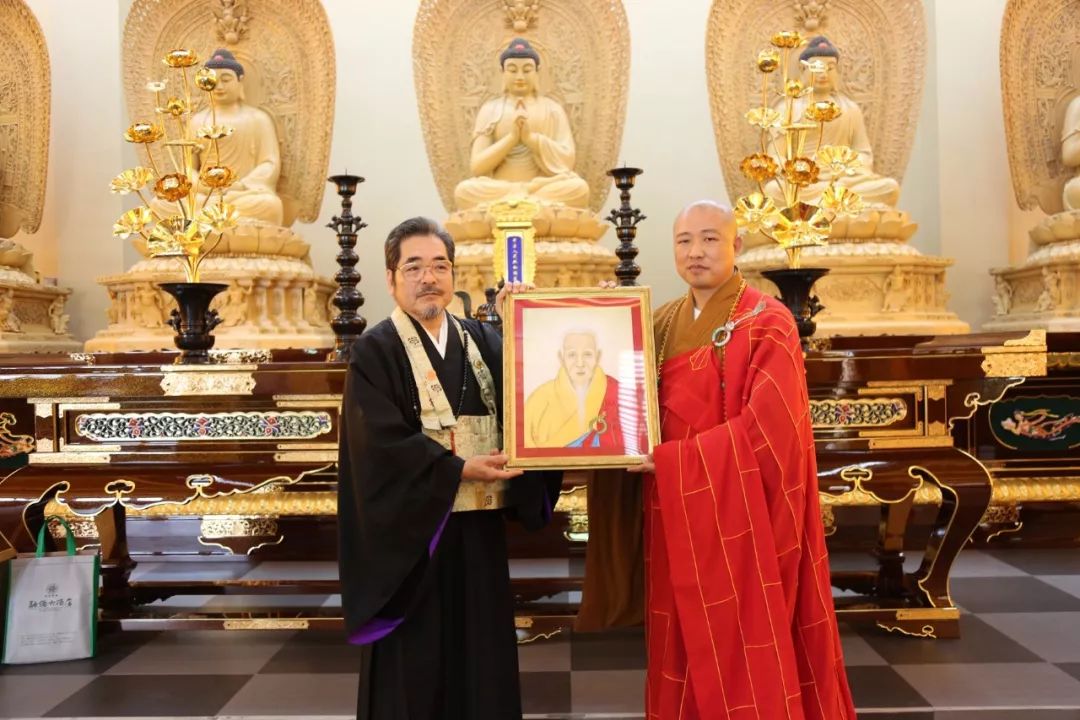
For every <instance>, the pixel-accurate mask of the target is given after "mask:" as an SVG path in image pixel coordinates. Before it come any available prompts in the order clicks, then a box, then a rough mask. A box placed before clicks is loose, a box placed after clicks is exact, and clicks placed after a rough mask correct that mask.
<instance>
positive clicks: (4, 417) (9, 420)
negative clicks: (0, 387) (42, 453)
mask: <svg viewBox="0 0 1080 720" xmlns="http://www.w3.org/2000/svg"><path fill="white" fill-rule="evenodd" d="M14 424H15V416H14V415H12V414H11V413H9V412H6V413H0V458H9V457H14V456H15V455H22V454H23V453H28V452H32V451H33V450H34V437H33V435H16V434H15V433H13V432H11V426H12V425H14Z"/></svg>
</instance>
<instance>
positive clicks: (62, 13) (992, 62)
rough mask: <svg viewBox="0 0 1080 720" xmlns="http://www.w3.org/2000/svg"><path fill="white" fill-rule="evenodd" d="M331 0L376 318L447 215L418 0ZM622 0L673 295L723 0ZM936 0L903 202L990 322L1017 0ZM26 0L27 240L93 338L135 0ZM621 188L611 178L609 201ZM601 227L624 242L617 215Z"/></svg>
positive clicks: (342, 158)
mask: <svg viewBox="0 0 1080 720" xmlns="http://www.w3.org/2000/svg"><path fill="white" fill-rule="evenodd" d="M323 1H324V4H325V6H326V9H327V14H328V16H329V19H330V22H331V25H332V27H333V28H334V34H335V51H336V54H337V76H338V83H337V106H336V112H335V125H334V140H333V146H332V149H331V161H330V167H329V168H328V172H327V174H328V175H329V174H332V173H335V172H341V171H343V170H345V169H346V168H348V170H349V171H351V172H354V173H358V174H360V175H363V176H364V177H366V178H367V182H366V183H364V184H363V185H361V187H360V190H359V191H358V193H357V196H356V202H355V211H356V212H357V213H358V214H360V215H361V216H362V217H363V218H364V220H365V221H367V222H368V223H369V225H370V227H368V228H367V229H365V230H363V231H362V232H361V233H360V240H359V243H358V252H359V254H360V257H361V260H360V263H359V266H358V268H359V270H360V272H361V274H362V276H363V280H362V281H361V285H360V289H361V291H362V292H363V293H364V295H365V296H366V299H367V302H366V304H365V306H364V307H363V308H362V310H361V312H362V313H363V314H364V315H365V316H366V317H367V318H368V320H369V321H371V322H374V321H377V320H379V319H381V318H383V317H385V316H386V314H387V313H388V312H389V310H390V307H391V304H390V300H389V298H388V297H387V294H386V290H385V282H384V279H383V277H384V272H383V270H382V250H381V248H382V240H383V239H384V237H385V235H386V232H387V230H389V228H390V227H391V226H393V225H394V224H395V223H396V222H398V221H399V220H401V219H403V218H405V217H408V216H410V215H417V214H427V215H431V216H434V217H436V218H442V217H444V216H445V210H444V209H443V207H442V204H441V202H440V201H439V198H438V194H437V191H436V188H435V184H434V181H433V179H432V175H431V171H430V169H429V166H428V161H427V155H426V151H425V149H424V143H423V137H422V135H421V131H420V121H419V114H418V112H417V106H416V95H415V90H414V87H413V74H412V54H411V53H412V47H411V46H412V27H413V21H414V18H415V13H416V9H417V7H418V0H394V1H393V2H389V1H376V0H323ZM624 3H625V6H626V13H627V17H628V19H629V24H630V35H631V45H632V58H631V69H630V96H629V100H628V106H627V113H628V114H627V119H626V129H625V133H624V138H623V147H622V149H621V153H620V158H621V159H622V160H623V161H625V162H626V163H627V164H631V165H637V166H639V167H643V168H644V169H645V174H644V175H643V176H642V177H641V178H640V179H639V181H638V188H637V189H636V190H635V192H634V204H635V205H636V206H638V207H640V208H641V210H642V211H643V212H644V213H645V214H646V215H647V216H648V219H647V220H646V221H645V222H643V223H642V224H641V225H640V226H639V234H638V239H639V246H640V250H641V252H640V254H639V256H638V260H639V263H640V264H641V265H642V266H643V268H644V273H643V275H642V280H643V281H644V282H647V283H649V284H651V285H652V286H653V288H654V296H655V297H656V298H657V299H658V300H661V299H666V298H669V297H671V296H673V295H675V294H677V293H679V292H681V285H680V283H679V280H678V278H677V276H676V275H675V273H674V270H673V268H672V265H671V259H670V257H671V256H670V233H671V230H670V228H671V222H672V220H673V218H674V216H675V213H676V212H677V211H678V209H679V207H681V206H682V205H683V204H685V203H687V202H689V201H692V200H695V199H698V198H702V197H715V198H719V199H726V191H725V188H724V181H723V176H722V174H721V172H720V168H719V165H718V163H717V160H716V148H715V143H714V140H713V133H712V126H711V120H710V117H709V106H708V94H707V87H706V82H705V37H704V33H705V26H706V20H707V17H708V12H709V5H710V0H674V1H673V2H657V0H624ZM926 3H927V13H928V21H929V25H930V31H929V32H930V35H929V39H930V43H931V45H932V46H933V47H932V51H931V57H930V65H929V69H928V78H927V85H926V96H925V98H924V103H923V111H922V117H921V120H920V125H919V128H918V131H917V134H916V141H915V147H914V151H913V153H912V158H911V162H910V164H909V168H908V172H907V175H906V177H905V182H904V189H903V194H902V197H901V203H900V204H901V207H903V208H904V209H907V210H909V211H911V212H912V214H913V215H914V216H915V219H916V220H917V221H918V222H919V224H920V231H919V234H918V235H916V238H915V240H914V241H913V242H914V244H915V245H916V246H917V247H919V248H920V249H922V250H923V251H925V252H932V253H936V252H940V253H942V254H945V255H948V256H951V257H954V258H955V259H956V261H957V263H956V265H955V266H954V268H953V269H951V270H950V280H949V283H950V288H951V290H952V292H953V301H952V307H953V309H955V310H956V311H958V312H959V313H960V315H961V317H963V319H965V320H967V321H969V322H972V323H973V324H975V325H976V326H977V325H978V324H980V323H981V322H983V321H984V320H985V319H986V318H987V316H988V314H989V312H990V307H991V306H990V302H989V292H990V290H989V288H990V286H991V283H990V279H989V276H988V275H987V270H988V269H989V267H991V266H997V265H1002V264H1006V263H1007V262H1008V259H1009V248H1010V243H1011V244H1012V245H1014V246H1018V244H1019V245H1023V239H1022V236H1023V233H1024V232H1025V231H1026V227H1022V228H1021V229H1020V230H1019V231H1014V232H1011V233H1010V229H1009V224H1010V222H1012V223H1013V225H1014V226H1020V225H1022V223H1023V222H1024V220H1023V218H1020V217H1017V216H1016V215H1017V214H1016V213H1014V212H1013V211H1012V210H1011V208H1013V207H1014V204H1015V203H1014V200H1013V198H1012V194H1011V187H1010V185H1009V178H1008V167H1007V163H1006V160H1005V145H1004V142H1005V140H1004V132H1003V130H1002V120H1001V104H1000V86H999V79H998V70H997V68H998V62H997V47H998V36H999V30H1000V25H1001V16H1002V10H1003V7H1004V3H1005V0H926ZM29 4H30V6H31V8H32V9H33V10H34V12H35V13H36V14H37V16H38V18H39V20H40V21H41V24H42V26H43V28H44V31H45V35H46V39H47V41H48V44H49V48H50V54H51V58H52V73H53V132H52V137H53V145H52V149H51V153H50V175H49V181H48V196H47V201H46V208H45V221H44V223H43V226H42V230H41V231H40V232H39V234H38V236H37V237H35V238H32V239H30V241H29V242H28V243H27V244H28V245H31V246H34V247H36V248H39V252H40V253H41V255H42V260H43V261H44V263H45V267H44V268H41V266H42V263H41V262H39V263H38V264H39V268H41V269H43V270H45V272H44V273H43V274H46V275H49V274H54V273H56V274H59V277H60V281H61V283H62V284H64V285H68V286H71V287H73V288H74V290H75V296H74V302H73V303H72V307H71V314H72V319H73V323H72V326H73V329H74V331H75V332H76V334H77V335H78V336H79V337H81V338H83V339H85V338H87V337H89V336H91V335H93V333H94V332H95V331H96V330H98V329H99V328H101V327H103V326H104V324H105V316H104V309H105V306H106V301H105V293H104V290H102V289H101V288H100V287H98V286H96V285H95V284H94V282H93V281H94V278H96V277H99V276H101V275H106V274H111V273H117V272H121V271H123V270H124V269H125V267H127V266H128V265H130V264H131V262H133V260H134V258H135V257H136V256H135V254H134V253H133V251H132V250H131V249H130V248H128V247H126V245H125V243H122V242H120V241H117V240H115V239H113V238H112V237H111V235H110V230H111V227H112V222H113V220H114V219H115V217H116V216H117V215H118V214H119V213H120V212H121V211H122V209H123V208H122V206H121V204H120V202H119V201H118V200H117V199H116V198H115V197H113V196H111V195H109V194H108V192H107V190H106V188H107V184H108V180H109V178H111V177H112V176H113V175H114V174H116V173H117V172H118V171H119V170H121V169H123V168H124V167H126V166H127V164H129V163H130V162H132V161H133V156H132V155H131V154H130V149H129V148H128V147H127V146H126V144H125V143H124V142H123V140H122V139H121V132H122V130H123V128H124V127H126V124H127V118H126V115H125V112H124V109H123V105H124V103H123V96H122V88H121V84H120V66H119V58H120V37H121V34H120V33H121V28H122V25H123V22H124V18H125V15H126V12H127V8H128V7H129V5H130V0H94V1H93V2H86V1H85V0H29ZM76 49H77V50H76ZM973 178H978V182H977V183H976V182H974V181H973ZM337 201H338V198H337V196H336V194H334V193H333V191H332V189H331V188H330V186H329V185H328V186H327V193H326V197H325V200H324V204H323V212H322V216H321V217H320V220H319V222H318V223H315V224H312V225H306V226H305V225H297V226H296V227H295V228H294V229H295V230H297V231H298V232H299V233H301V234H302V235H303V236H304V237H305V238H306V239H307V240H308V242H310V243H311V245H312V258H313V261H314V263H315V266H316V269H317V270H319V271H320V272H321V273H323V274H325V275H332V274H333V272H334V271H335V269H336V265H335V263H334V256H335V254H336V251H337V245H336V239H335V237H334V235H333V233H332V231H330V230H328V229H326V228H325V224H326V222H328V221H329V219H330V217H331V216H332V215H333V214H334V213H335V211H336V210H337V209H338V208H339V205H338V202H337ZM614 202H615V196H614V193H612V195H611V196H609V200H608V208H610V207H611V206H613V205H614ZM608 208H605V212H606V211H607V209H608ZM1018 236H1020V237H1021V239H1020V240H1017V237H1018ZM604 242H605V243H606V244H607V245H609V246H611V247H614V246H615V239H614V233H613V232H611V231H609V233H608V236H606V238H605V240H604ZM50 249H54V250H55V253H53V254H52V257H53V258H54V260H52V262H53V264H54V267H53V268H51V269H52V271H53V272H49V270H50V267H49V263H50V260H49V258H50V253H49V250H50ZM1014 253H1021V251H1020V250H1016V249H1014ZM1020 256H1022V254H1020ZM56 258H58V259H56Z"/></svg>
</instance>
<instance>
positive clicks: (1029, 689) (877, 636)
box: [0, 550, 1080, 720]
mask: <svg viewBox="0 0 1080 720" xmlns="http://www.w3.org/2000/svg"><path fill="white" fill-rule="evenodd" d="M855 560H856V559H855V558H850V557H839V556H838V557H836V558H834V564H835V565H838V566H840V565H848V564H851V563H854V562H855ZM237 567H239V566H237ZM153 570H154V568H153V567H152V566H151V565H147V564H144V566H143V569H142V572H144V573H149V572H152V571H153ZM279 570H280V568H275V567H274V566H271V565H264V566H261V567H255V568H247V569H245V570H244V571H243V572H244V573H245V574H246V575H247V576H250V577H266V576H267V574H273V573H275V572H278V571H279ZM192 571H193V570H192ZM310 571H311V573H312V576H313V577H317V578H322V577H324V576H326V575H327V574H331V575H332V572H333V571H332V568H329V567H326V566H322V565H318V566H313V567H311V568H310ZM234 572H239V570H235V568H234ZM952 592H953V594H954V596H955V598H956V599H957V601H958V602H959V604H960V605H961V606H962V608H963V611H964V614H963V616H962V618H961V627H962V633H963V637H962V638H961V639H959V640H924V639H916V638H911V637H904V636H897V635H889V634H885V633H884V632H883V631H880V630H877V629H874V628H870V627H859V628H854V627H848V626H845V627H843V628H842V634H843V642H844V649H845V658H846V660H847V665H848V676H849V679H850V681H851V685H852V688H853V691H854V694H855V702H856V705H857V707H858V709H859V714H860V717H861V718H867V719H868V720H870V719H872V720H1080V550H1037V551H1036V550H1030V551H1029V550H1022V551H1016V550H1012V551H1005V550H1001V551H989V552H984V551H967V552H965V553H964V554H963V555H962V556H961V558H960V561H959V566H958V567H957V568H956V571H955V572H954V579H953V582H952ZM295 600H296V598H295V596H294V598H292V601H295ZM305 601H310V602H318V603H323V604H324V605H326V606H327V607H333V606H334V605H335V604H336V603H338V602H339V601H338V599H337V598H336V597H334V596H325V597H311V598H305ZM174 602H180V603H182V604H186V605H187V606H188V607H194V606H200V607H203V608H206V607H213V606H215V604H216V605H220V606H221V607H222V609H226V608H227V607H229V606H230V605H232V604H234V603H236V602H239V600H238V599H236V598H230V597H205V596H192V597H187V598H181V599H179V600H177V601H174ZM519 652H520V658H521V685H522V694H523V698H524V703H525V712H526V717H528V718H563V719H567V718H581V719H585V718H588V719H589V720H599V719H601V718H603V719H605V720H630V718H641V717H642V714H641V713H642V683H643V678H644V668H645V655H644V649H643V643H642V635H641V633H640V632H638V631H634V632H621V633H611V634H601V635H577V636H568V635H559V636H556V637H554V638H552V639H550V640H543V641H537V642H534V643H530V644H527V645H522V646H520V648H519ZM356 670H357V655H356V652H355V649H354V648H352V647H350V646H348V645H346V644H345V643H344V642H343V641H342V638H341V636H340V634H339V633H337V632H328V631H314V630H312V631H301V632H296V631H275V632H249V631H234V632H215V631H186V632H124V633H117V634H112V635H106V636H104V637H103V638H102V639H101V644H100V652H99V655H98V656H97V657H95V658H93V659H90V660H83V661H75V662H69V663H59V664H49V665H36V666H10V665H9V666H0V717H3V718H38V717H51V718H120V717H123V718H133V717H138V718H154V719H164V718H184V719H185V720H191V719H194V718H211V717H216V718H236V719H237V720H239V719H240V718H244V719H252V720H253V719H255V718H258V719H260V720H262V719H264V718H265V719H267V720H269V719H270V718H288V720H295V719H296V718H299V717H303V718H312V719H320V718H348V717H351V713H353V712H354V708H355V699H356V691H357V674H356Z"/></svg>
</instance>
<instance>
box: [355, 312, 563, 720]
mask: <svg viewBox="0 0 1080 720" xmlns="http://www.w3.org/2000/svg"><path fill="white" fill-rule="evenodd" d="M459 322H461V324H462V328H463V329H464V330H465V332H466V333H467V335H468V337H467V341H468V342H469V343H475V344H476V347H477V348H478V349H479V350H480V354H481V356H482V357H483V359H484V362H485V363H486V364H487V366H488V368H489V369H490V370H491V374H492V376H493V379H494V381H495V391H496V396H497V399H496V408H497V409H498V413H499V421H500V423H501V422H502V340H501V338H500V337H499V335H498V334H497V333H496V332H495V331H493V330H492V329H491V328H490V327H488V326H485V325H482V324H481V323H478V322H475V321H471V320H459ZM414 325H416V327H417V334H418V335H419V336H420V338H421V340H422V342H423V344H424V349H425V350H426V351H427V354H428V358H429V359H430V360H431V364H432V367H433V368H434V369H435V371H436V373H437V374H438V376H439V382H440V384H441V385H442V387H443V389H444V391H445V392H446V397H447V400H448V401H449V403H450V407H451V408H454V409H455V411H457V408H458V407H459V402H460V403H461V405H460V407H461V415H486V414H487V409H486V408H485V406H484V404H483V401H482V400H481V397H480V391H479V385H478V383H477V380H476V376H475V375H474V374H473V372H472V368H471V367H468V363H467V360H466V357H465V354H464V352H463V348H462V344H461V340H460V339H459V337H458V335H457V332H455V331H454V329H453V327H450V328H448V333H447V345H446V358H445V359H444V358H442V357H441V356H440V355H439V354H438V351H437V350H436V349H435V346H434V344H433V343H432V342H431V340H430V338H429V337H428V335H427V333H426V332H424V331H423V329H421V328H420V326H419V324H417V323H415V322H414ZM467 367H468V370H467V372H468V377H467V380H466V381H465V397H464V399H462V397H461V395H462V381H463V378H464V374H465V372H466V368H467ZM340 443H341V450H340V458H339V482H338V527H339V542H340V547H339V554H338V557H339V563H340V573H341V587H342V608H343V609H344V611H345V622H346V627H347V629H348V632H349V638H350V642H354V643H358V644H364V646H365V651H364V653H363V667H362V669H361V673H360V695H359V701H358V707H357V716H358V720H436V719H438V720H488V719H489V718H490V719H491V720H504V719H505V718H520V717H521V699H520V690H519V682H518V665H517V641H516V640H517V639H516V632H515V630H514V621H513V612H514V608H513V596H512V595H511V591H510V576H509V568H508V563H507V555H506V552H507V551H506V528H505V518H506V517H511V518H513V519H516V520H517V521H519V522H521V523H522V524H523V525H524V526H525V527H526V528H528V529H538V528H540V527H542V526H543V525H544V524H545V523H546V522H547V520H548V519H549V518H550V516H551V511H552V508H553V506H554V503H555V500H556V499H557V498H558V492H559V486H560V484H561V482H562V474H561V473H558V472H545V473H526V474H525V475H523V476H521V477H518V478H515V479H513V480H511V481H510V482H509V485H508V488H507V503H508V507H507V508H505V509H504V510H501V511H473V512H457V513H449V510H450V508H451V506H452V505H453V501H454V495H455V494H456V493H457V488H458V484H459V482H460V479H461V469H462V467H463V465H464V461H463V460H462V459H461V458H459V457H456V456H455V455H453V454H452V453H451V452H450V451H449V450H446V449H444V448H443V447H442V446H441V445H439V444H438V443H437V442H435V441H434V440H432V439H430V438H428V437H426V436H425V435H423V433H422V432H421V426H420V418H419V401H418V393H417V389H416V384H415V381H414V380H413V374H412V369H411V367H410V365H409V360H408V356H407V354H406V352H405V347H404V345H403V344H402V342H401V340H400V338H399V336H398V333H397V330H396V329H395V327H394V325H393V323H392V322H391V321H390V320H384V321H383V322H381V323H379V324H378V325H376V326H375V327H373V328H371V329H370V330H369V331H367V332H366V333H365V334H364V335H362V336H361V337H360V339H359V340H357V341H356V343H355V344H354V346H353V348H352V358H351V362H350V364H349V371H348V374H347V376H346V381H345V393H344V400H343V404H342V418H341V440H340ZM440 528H441V532H440ZM436 538H437V541H436Z"/></svg>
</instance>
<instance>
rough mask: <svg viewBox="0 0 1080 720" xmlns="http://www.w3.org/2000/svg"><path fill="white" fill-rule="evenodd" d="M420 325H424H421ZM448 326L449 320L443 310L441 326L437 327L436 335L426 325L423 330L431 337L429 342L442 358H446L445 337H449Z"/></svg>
mask: <svg viewBox="0 0 1080 720" xmlns="http://www.w3.org/2000/svg"><path fill="white" fill-rule="evenodd" d="M420 327H424V326H423V325H421V326H420ZM449 328H450V321H449V320H448V319H447V317H446V313H445V312H443V319H442V327H440V328H439V336H438V337H435V336H434V335H432V334H431V332H430V331H428V329H427V328H426V327H425V328H424V332H426V333H427V336H428V337H429V338H431V342H432V344H434V345H435V349H436V350H438V351H439V357H441V358H443V359H444V360H445V359H446V339H447V337H449V332H448V331H449Z"/></svg>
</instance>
